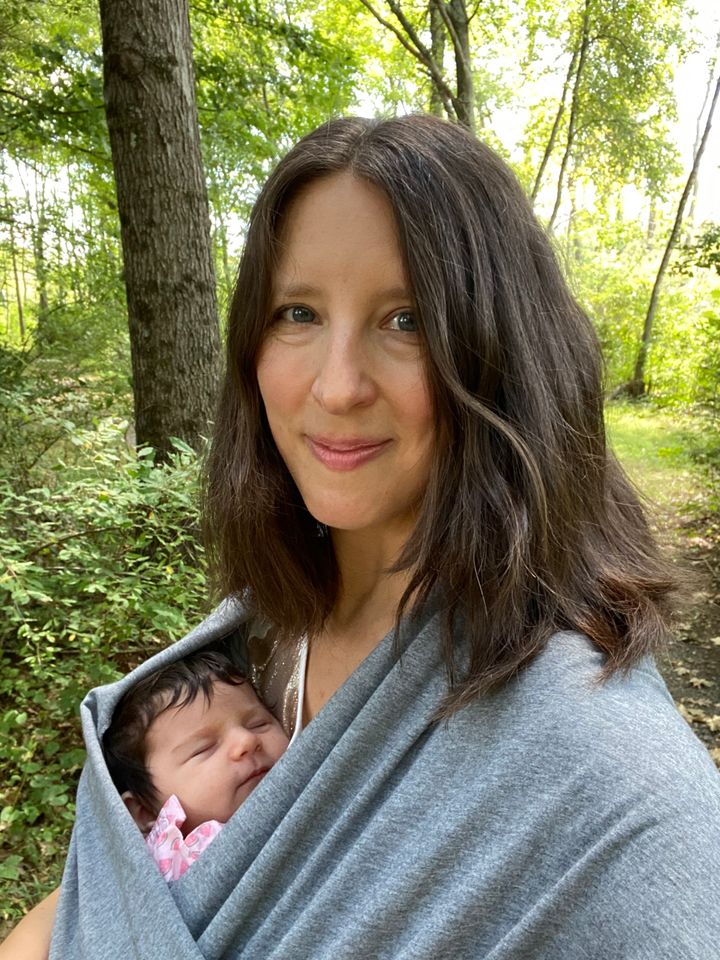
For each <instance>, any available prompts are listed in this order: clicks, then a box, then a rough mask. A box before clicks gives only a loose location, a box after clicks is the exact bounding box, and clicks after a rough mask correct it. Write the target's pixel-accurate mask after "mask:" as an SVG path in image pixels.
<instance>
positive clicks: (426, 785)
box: [50, 604, 720, 960]
mask: <svg viewBox="0 0 720 960" xmlns="http://www.w3.org/2000/svg"><path fill="white" fill-rule="evenodd" d="M244 620H245V617H244V614H243V612H242V610H241V609H240V608H239V607H238V606H236V605H232V604H225V605H223V606H222V607H221V608H219V610H218V611H216V613H215V614H213V615H212V616H211V617H210V618H209V619H208V620H207V621H205V623H203V624H201V626H200V627H199V628H198V629H197V630H195V631H194V632H193V633H191V634H190V635H189V636H188V637H186V638H185V639H184V640H182V641H180V642H179V643H177V644H175V645H174V646H173V647H171V648H169V649H168V650H166V651H163V653H162V654H160V655H158V656H157V657H154V658H153V659H152V660H151V661H149V662H148V663H147V664H143V665H142V666H141V667H139V668H138V669H137V670H136V671H135V672H134V674H131V675H130V676H129V677H127V678H124V679H123V680H122V681H120V682H119V683H117V684H113V685H111V686H108V687H103V688H100V689H98V690H95V691H93V692H92V693H91V694H89V696H88V697H87V698H86V700H85V702H84V703H83V706H82V720H83V727H84V734H85V738H86V742H87V751H88V759H87V764H86V767H85V770H84V772H83V775H82V779H81V784H80V789H79V793H78V809H77V822H76V826H75V830H74V833H73V838H72V843H71V847H70V852H69V856H68V861H67V866H66V870H65V875H64V879H63V888H62V894H61V898H60V904H59V907H58V913H57V918H56V924H55V931H54V935H53V944H52V949H51V954H50V956H51V960H75V958H97V960H100V958H103V960H106V958H114V957H117V958H143V960H197V958H208V960H209V958H213V960H215V958H238V957H242V958H252V960H280V958H282V960H342V958H374V957H377V958H391V957H392V958H405V960H438V958H447V960H451V958H452V960H459V958H465V957H467V958H475V957H478V958H480V957H484V958H488V960H533V958H547V960H570V958H573V960H584V958H597V960H618V958H628V960H629V958H633V960H635V958H638V960H640V958H647V960H669V958H672V960H717V958H718V957H720V947H719V944H720V872H719V869H720V777H719V776H718V773H717V771H716V770H715V768H714V766H713V764H712V762H711V760H710V758H709V757H708V755H707V753H706V752H705V750H704V748H703V747H702V746H701V745H700V743H699V742H698V741H697V740H696V739H695V737H694V736H693V734H692V733H691V731H690V730H689V728H688V727H687V726H686V724H685V723H684V721H683V720H682V719H681V718H680V716H679V715H678V714H677V713H676V711H675V709H674V707H673V705H672V702H671V700H670V698H669V696H668V694H667V691H666V689H665V687H664V685H663V683H662V680H661V679H660V677H659V675H658V674H657V672H656V670H655V668H654V666H652V664H650V663H647V664H644V665H642V666H641V667H639V668H637V669H636V670H634V671H633V672H632V673H631V674H630V675H629V676H627V677H619V678H617V679H614V680H612V681H610V682H609V683H607V684H604V685H598V684H597V683H596V682H595V679H596V677H597V673H598V670H599V668H600V666H601V664H602V657H601V655H600V654H599V653H597V651H595V650H594V648H593V647H592V646H591V645H590V644H589V643H588V642H587V640H585V639H584V638H583V637H581V636H578V635H576V634H570V633H565V634H558V635H557V636H556V637H554V638H553V639H552V640H551V642H550V644H549V646H548V649H547V650H546V651H545V653H544V654H542V655H541V656H540V657H539V658H538V659H537V660H536V661H535V662H534V663H533V664H532V665H531V666H530V667H529V668H528V669H527V670H526V671H525V672H524V673H523V674H521V676H520V677H519V678H517V679H516V680H514V681H513V682H511V683H509V684H508V685H506V687H505V688H504V689H503V690H502V691H500V692H499V693H497V694H494V695H492V696H487V697H484V698H482V699H481V700H479V701H478V702H476V703H475V704H473V705H472V706H470V707H468V708H466V709H464V710H463V711H461V712H460V713H459V714H458V715H456V716H455V717H454V718H453V719H452V720H451V721H450V722H448V723H440V724H436V723H433V714H434V712H435V710H436V708H437V706H438V704H439V702H440V700H441V699H442V696H443V694H444V692H445V680H444V670H443V667H442V663H441V658H440V652H439V636H440V622H441V618H440V615H439V614H438V613H437V612H433V611H431V610H428V611H426V613H425V614H424V616H421V617H420V618H419V619H418V620H417V621H416V622H415V623H409V624H408V625H407V626H406V627H405V635H404V637H403V638H402V642H403V645H404V649H405V652H404V654H403V656H402V658H401V660H400V661H396V659H395V657H394V655H393V647H392V644H391V642H390V639H389V638H386V639H385V640H384V641H383V642H382V643H381V644H380V645H379V646H378V648H377V649H376V650H375V651H374V652H373V653H372V654H371V655H370V657H369V658H368V659H367V660H366V661H365V662H364V663H363V664H362V665H361V666H360V668H359V669H358V670H357V671H356V672H355V673H354V674H353V676H351V677H350V679H349V680H348V682H347V683H346V684H345V685H344V686H343V687H342V688H341V689H340V691H338V693H337V694H336V695H335V697H333V699H332V700H331V701H330V702H329V703H328V704H327V706H326V707H325V709H323V710H322V711H321V713H319V714H318V716H317V717H316V718H315V720H313V722H312V723H311V724H310V725H309V726H308V728H307V729H306V730H304V731H303V733H302V734H301V735H300V737H299V738H298V740H297V741H296V742H295V744H293V746H292V747H291V749H290V750H289V751H288V752H287V754H286V755H285V756H284V757H283V758H282V759H281V760H280V761H279V763H278V764H277V765H276V766H275V768H274V769H273V770H272V771H271V772H270V773H269V774H268V776H267V777H265V779H264V780H263V781H262V782H261V783H260V784H259V786H258V787H257V789H256V790H255V791H254V793H253V794H252V795H251V796H250V797H249V799H248V800H247V801H246V802H245V804H244V805H243V806H242V807H241V808H240V810H239V811H238V812H237V814H236V815H235V816H234V817H233V819H232V820H231V821H230V822H229V824H228V825H227V826H226V827H225V828H224V830H223V831H222V833H221V834H220V835H219V837H218V838H217V839H216V840H215V841H214V842H213V844H212V846H211V847H210V848H209V849H208V850H207V851H205V853H204V854H203V855H202V857H201V858H200V860H199V861H198V862H197V863H196V864H195V865H194V866H193V867H192V868H191V869H190V870H189V871H188V872H187V873H186V874H185V876H184V877H182V879H181V880H179V881H177V882H176V883H174V884H171V885H169V886H168V885H167V884H166V883H165V882H164V881H163V880H162V878H161V876H160V874H159V872H158V870H157V868H156V867H155V864H154V863H153V862H152V860H151V859H150V856H149V854H148V852H147V851H146V849H145V845H144V842H143V839H142V837H141V835H140V833H139V831H138V830H137V828H136V827H135V825H134V823H133V822H132V820H131V819H130V817H129V815H128V814H127V813H126V811H125V808H124V805H123V803H122V801H121V800H120V798H119V796H118V794H117V792H116V791H115V789H114V787H113V785H112V783H111V781H110V779H109V776H108V774H107V771H106V769H105V766H104V763H103V760H102V754H101V751H100V746H99V739H98V738H99V737H100V736H101V735H102V733H103V731H104V730H105V729H106V727H107V725H108V721H109V717H110V715H111V713H112V709H113V707H114V704H115V703H116V702H117V699H118V697H119V695H120V694H121V693H122V692H123V691H124V690H125V689H126V688H127V687H128V686H129V685H130V684H131V683H132V682H134V680H135V679H137V678H139V677H140V676H142V675H144V674H145V673H147V672H149V671H150V670H151V669H154V668H155V667H156V666H159V665H160V664H161V663H163V662H166V661H169V660H173V659H176V658H178V657H181V656H183V655H185V654H187V653H189V652H190V651H191V650H194V649H197V648H198V647H200V646H204V645H206V644H208V643H210V642H213V641H217V640H218V639H220V638H222V637H224V636H227V635H228V634H231V633H232V632H233V631H235V630H237V628H238V627H239V626H240V625H241V624H242V623H243V622H244Z"/></svg>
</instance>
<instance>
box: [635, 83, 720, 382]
mask: <svg viewBox="0 0 720 960" xmlns="http://www.w3.org/2000/svg"><path fill="white" fill-rule="evenodd" d="M718 95H720V77H718V80H717V83H716V84H715V92H714V94H713V98H712V103H711V104H710V109H709V110H708V115H707V119H706V121H705V129H704V131H703V135H702V140H701V141H700V145H699V147H698V149H697V151H696V153H695V157H694V158H693V165H692V168H691V170H690V174H689V176H688V178H687V183H686V184H685V189H684V190H683V192H682V196H681V197H680V203H679V204H678V209H677V214H676V215H675V222H674V224H673V228H672V230H671V231H670V237H669V239H668V242H667V245H666V247H665V252H664V253H663V257H662V260H661V261H660V267H659V268H658V272H657V276H656V277H655V283H654V284H653V288H652V294H651V295H650V303H649V304H648V310H647V314H646V316H645V324H644V326H643V332H642V339H641V340H640V348H639V350H638V354H637V358H636V360H635V370H634V372H633V376H632V380H631V381H630V382H629V383H628V384H627V386H626V390H625V392H626V393H627V394H628V395H629V396H631V397H640V396H642V395H643V394H644V393H645V391H646V388H647V385H646V383H645V364H646V361H647V355H648V349H649V347H650V338H651V337H652V330H653V321H654V319H655V312H656V310H657V305H658V298H659V296H660V287H661V285H662V281H663V277H664V276H665V271H666V270H667V267H668V264H669V262H670V257H671V256H672V252H673V249H674V248H675V244H676V243H677V239H678V237H679V236H680V228H681V227H682V220H683V213H684V212H685V204H686V203H687V200H688V197H689V196H690V192H691V190H692V187H693V183H694V182H695V179H696V177H697V172H698V167H699V166H700V160H701V159H702V155H703V153H704V151H705V145H706V144H707V140H708V136H709V135H710V128H711V127H712V120H713V113H714V112H715V106H716V105H717V101H718Z"/></svg>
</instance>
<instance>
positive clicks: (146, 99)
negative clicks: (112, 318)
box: [100, 0, 220, 461]
mask: <svg viewBox="0 0 720 960" xmlns="http://www.w3.org/2000/svg"><path fill="white" fill-rule="evenodd" d="M100 20H101V27H102V37H103V63H104V85H105V91H104V92H105V112H106V116H107V123H108V129H109V132H110V146H111V150H112V161H113V169H114V173H115V185H116V189H117V200H118V211H119V215H120V226H121V238H122V249H123V260H124V267H125V287H126V292H127V304H128V322H129V328H130V346H131V355H132V370H133V392H134V398H135V427H136V435H137V441H138V444H139V445H150V446H152V447H154V448H155V450H156V459H157V460H158V461H162V460H164V459H167V457H168V455H169V452H170V450H171V442H170V441H171V437H179V438H180V439H182V440H184V441H185V442H186V443H189V444H190V445H192V446H193V447H196V448H197V447H198V446H199V444H200V442H201V438H202V437H203V436H204V435H206V434H207V431H208V424H209V421H210V419H211V417H212V413H213V406H214V401H215V394H216V388H217V381H218V372H219V358H220V341H219V331H218V321H217V306H216V296H215V279H214V271H213V263H212V252H211V244H210V217H209V212H208V199H207V189H206V186H205V180H204V176H203V167H202V158H201V154H200V136H199V130H198V120H197V107H196V103H195V83H194V76H193V66H192V44H191V39H190V23H189V15H188V5H187V0H100Z"/></svg>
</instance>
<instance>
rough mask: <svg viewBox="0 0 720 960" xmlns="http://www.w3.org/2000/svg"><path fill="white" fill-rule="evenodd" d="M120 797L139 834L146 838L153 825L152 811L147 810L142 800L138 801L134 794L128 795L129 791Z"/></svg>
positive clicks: (153, 816) (153, 815)
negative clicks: (138, 829)
mask: <svg viewBox="0 0 720 960" xmlns="http://www.w3.org/2000/svg"><path fill="white" fill-rule="evenodd" d="M120 797H121V799H122V801H123V803H124V804H125V806H126V807H127V808H128V810H129V811H130V816H131V817H132V818H133V820H134V821H135V823H136V824H137V825H138V827H139V828H140V832H141V833H142V835H143V836H144V837H146V836H147V835H148V833H150V831H151V830H152V825H153V824H154V823H155V814H154V813H153V812H152V810H148V808H147V807H146V806H145V804H144V803H143V802H142V800H138V798H137V797H136V796H135V794H134V793H130V791H129V790H126V791H125V793H121V794H120Z"/></svg>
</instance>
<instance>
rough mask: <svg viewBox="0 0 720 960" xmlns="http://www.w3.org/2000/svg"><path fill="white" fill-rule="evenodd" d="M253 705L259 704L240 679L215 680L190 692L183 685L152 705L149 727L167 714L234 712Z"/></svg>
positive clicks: (254, 695) (251, 690)
mask: <svg viewBox="0 0 720 960" xmlns="http://www.w3.org/2000/svg"><path fill="white" fill-rule="evenodd" d="M257 704H259V705H260V706H262V705H263V704H262V701H261V700H260V698H259V697H258V695H257V692H256V691H255V688H254V687H253V686H252V684H251V683H250V682H249V680H247V679H245V678H244V677H243V678H238V679H237V680H235V679H233V680H232V681H228V680H222V679H220V678H219V677H216V678H213V679H212V680H210V682H209V684H207V685H206V686H203V687H200V689H197V688H196V689H195V690H194V691H193V690H192V689H191V688H190V687H189V686H187V685H186V686H184V687H182V688H181V689H180V690H179V691H167V692H165V693H163V694H162V695H161V697H160V699H159V702H158V703H157V704H156V710H155V711H154V716H153V718H152V720H151V722H150V726H152V724H154V723H155V721H156V720H158V719H159V718H160V717H162V716H163V715H164V714H167V713H168V712H171V713H177V714H180V713H182V712H183V711H185V710H189V711H190V712H192V713H196V712H198V711H202V712H205V711H206V710H208V709H209V708H210V707H212V708H213V709H214V711H217V710H222V709H227V710H234V709H237V707H238V706H248V707H250V706H256V705H257ZM193 708H194V709H193Z"/></svg>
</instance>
